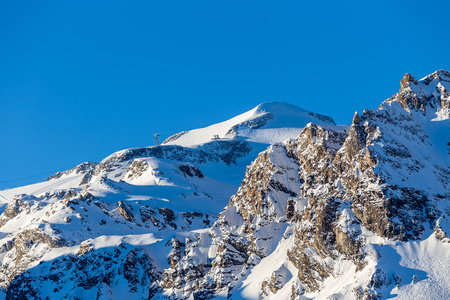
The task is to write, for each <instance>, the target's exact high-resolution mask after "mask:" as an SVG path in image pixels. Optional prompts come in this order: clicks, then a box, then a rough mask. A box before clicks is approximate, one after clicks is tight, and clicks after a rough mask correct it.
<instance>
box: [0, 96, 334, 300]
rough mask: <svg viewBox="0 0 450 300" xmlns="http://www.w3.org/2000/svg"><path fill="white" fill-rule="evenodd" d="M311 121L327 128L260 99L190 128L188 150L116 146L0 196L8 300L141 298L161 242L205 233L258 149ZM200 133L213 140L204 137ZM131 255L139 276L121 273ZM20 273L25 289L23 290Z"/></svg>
mask: <svg viewBox="0 0 450 300" xmlns="http://www.w3.org/2000/svg"><path fill="white" fill-rule="evenodd" d="M310 121H314V122H319V123H324V124H334V121H333V120H332V119H331V118H329V117H326V116H322V115H319V114H316V113H312V112H308V111H305V110H303V109H301V108H299V107H296V106H293V105H290V104H287V103H282V102H269V103H263V104H261V105H259V106H258V107H256V108H255V109H253V110H251V111H249V112H247V113H244V114H242V115H240V116H238V117H235V118H233V119H231V120H228V121H225V122H223V123H220V124H216V125H212V126H210V127H209V128H207V129H198V130H193V131H192V132H200V133H202V134H194V135H193V136H194V137H192V135H191V134H190V133H187V134H185V137H189V136H191V138H190V140H191V141H193V142H194V143H192V144H189V143H186V142H184V143H180V142H181V141H182V140H177V139H176V138H175V137H176V136H180V135H181V134H178V135H175V136H174V137H171V138H169V140H172V142H165V143H164V144H163V145H161V146H154V147H144V148H133V149H125V150H122V151H118V152H116V153H113V154H112V155H110V156H108V157H107V158H105V159H104V160H102V161H101V162H100V163H91V162H87V163H82V164H80V165H78V166H77V167H75V168H74V169H71V170H67V171H65V172H59V173H57V174H55V175H54V176H51V177H50V178H48V180H47V182H42V183H37V184H33V185H29V186H25V187H20V188H16V189H10V190H5V191H0V195H1V197H0V198H1V199H2V200H3V202H4V205H6V207H4V212H3V214H2V215H1V216H0V226H1V227H0V287H1V288H3V289H5V290H6V291H7V295H8V297H10V298H11V297H12V298H16V297H21V295H22V296H27V297H28V296H29V295H31V294H32V295H35V296H36V297H37V298H46V297H47V296H48V297H50V298H55V297H56V298H63V297H68V298H80V299H86V298H96V297H100V295H103V296H101V297H106V298H108V297H112V298H117V297H119V295H124V297H125V296H126V298H127V299H141V298H142V297H144V298H147V297H148V295H149V291H150V290H153V289H155V290H160V286H159V283H158V281H159V280H160V279H162V277H161V276H162V273H163V271H164V269H166V268H168V267H169V265H168V262H167V257H168V255H169V252H170V251H171V244H170V243H168V241H169V242H170V240H171V239H172V237H173V236H174V235H176V236H180V235H181V236H183V239H184V238H186V237H188V236H193V235H194V236H195V235H196V234H197V233H196V232H195V231H196V230H204V228H209V227H210V226H211V225H212V224H213V222H214V221H216V220H217V215H218V213H219V212H220V211H221V210H222V209H223V207H225V206H226V204H227V203H228V200H229V198H230V197H231V196H232V195H233V194H234V193H235V192H236V191H237V189H238V187H239V184H240V181H241V180H242V177H243V175H244V174H245V170H246V167H247V165H248V164H250V162H251V161H252V160H253V159H255V158H256V157H257V155H258V153H259V152H260V151H262V150H264V149H265V148H267V146H269V145H270V144H271V143H274V142H277V141H279V140H280V139H281V138H283V139H287V138H294V137H295V136H297V135H298V134H299V133H300V132H301V130H302V127H301V126H305V125H306V124H307V123H308V122H310ZM206 132H210V133H213V135H210V136H208V137H207V138H205V135H204V134H205V133H206ZM223 132H230V133H229V134H228V135H226V136H225V135H222V133H223ZM242 132H243V133H242ZM252 134H254V135H255V137H254V138H251V135H252ZM217 135H218V136H217ZM195 136H197V137H198V138H197V139H196V138H195ZM113 253H114V259H113V258H112V255H113ZM118 253H119V254H118ZM130 255H131V256H133V259H135V260H136V259H137V261H134V262H133V270H134V271H133V272H138V273H139V274H140V275H139V276H142V277H141V278H137V279H130V278H128V277H127V276H128V275H126V274H125V273H123V272H125V271H123V268H126V266H127V263H128V260H129V259H131V258H130ZM75 257H76V259H75V260H74V258H75ZM108 257H109V258H108ZM86 260H87V261H89V263H86ZM111 260H112V261H113V262H110V263H107V261H111ZM80 263H81V264H85V265H82V266H80V265H79V264H80ZM55 265H57V266H58V267H55ZM92 268H94V269H97V270H99V271H98V272H94V269H92ZM50 270H54V271H55V272H57V274H58V275H57V276H56V275H55V276H53V275H52V274H53V273H52V272H53V271H50ZM49 272H50V273H49ZM111 272H112V273H111ZM130 272H131V271H130ZM30 274H33V275H30ZM135 275H136V274H135ZM135 275H133V276H135ZM28 276H31V277H32V278H33V283H30V284H28V283H27V285H26V286H24V284H25V283H24V281H23V279H24V278H25V277H28ZM49 276H50V277H49ZM130 276H131V275H130ZM136 276H137V275H136ZM56 277H58V279H57V280H56ZM34 280H35V281H34ZM130 280H131V281H132V282H131V281H130ZM136 280H137V282H139V283H140V284H139V285H136V283H133V282H135V281H136ZM105 281H106V282H107V283H106V284H105Z"/></svg>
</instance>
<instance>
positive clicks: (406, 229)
mask: <svg viewBox="0 0 450 300" xmlns="http://www.w3.org/2000/svg"><path fill="white" fill-rule="evenodd" d="M449 91H450V72H447V71H444V70H439V71H436V72H435V73H433V74H430V75H428V76H427V77H425V78H423V79H421V80H416V79H414V78H413V77H412V76H411V75H409V74H407V75H405V76H404V78H403V80H402V81H401V89H400V91H399V93H397V94H395V95H394V96H392V97H391V98H389V99H387V100H386V101H384V102H383V103H382V104H381V105H380V106H379V107H378V109H376V110H374V109H372V110H364V112H363V114H362V115H361V116H360V115H359V114H358V113H355V115H354V117H353V122H352V124H351V125H350V126H337V125H335V124H334V122H333V120H332V119H331V118H329V117H326V116H322V115H319V114H316V113H311V112H307V111H305V110H303V109H301V108H298V107H295V106H292V105H290V104H286V103H280V102H272V103H263V104H261V105H259V106H258V107H256V108H254V109H253V110H251V111H248V112H246V113H244V114H241V115H239V116H237V117H235V118H232V119H230V120H228V121H225V122H222V123H219V124H215V125H212V126H209V127H206V128H202V129H196V130H191V131H185V132H181V133H179V134H176V135H173V136H172V137H170V138H168V139H167V140H166V141H164V142H163V145H161V146H157V147H146V148H134V149H126V150H123V151H119V152H116V153H114V154H112V155H110V156H109V157H107V158H105V159H104V160H103V161H101V162H100V163H99V164H96V163H84V164H81V165H79V166H77V167H76V168H74V169H72V170H68V171H66V172H62V173H57V174H56V175H55V176H52V177H51V178H49V180H48V181H47V182H44V183H37V184H35V185H30V186H26V187H22V188H17V189H13V190H7V191H0V196H1V197H0V198H2V199H5V200H4V202H5V204H6V207H5V208H4V212H3V214H2V215H1V216H0V287H1V288H2V289H3V290H4V297H6V298H8V299H18V298H29V299H46V297H48V299H61V298H68V299H210V298H216V299H224V298H229V299H387V298H395V297H397V299H410V298H412V297H414V298H416V299H448V295H450V276H449V275H450V271H449V270H450V238H449V232H450V225H449V218H450V187H449V184H448V183H449V177H450V159H449V154H450V146H449V145H450V111H449V109H450V104H449V102H450V98H449ZM239 184H240V185H239Z"/></svg>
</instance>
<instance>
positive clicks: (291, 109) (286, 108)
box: [163, 102, 335, 147]
mask: <svg viewBox="0 0 450 300" xmlns="http://www.w3.org/2000/svg"><path fill="white" fill-rule="evenodd" d="M310 122H313V123H319V124H332V125H334V124H335V123H334V120H333V119H332V118H331V117H328V116H324V115H321V114H318V113H314V112H310V111H307V110H305V109H303V108H300V107H298V106H296V105H293V104H289V103H285V102H264V103H261V104H259V105H258V106H256V107H255V108H253V109H251V110H249V111H247V112H245V113H242V114H240V115H238V116H236V117H234V118H231V119H229V120H227V121H224V122H220V123H217V124H213V125H210V126H208V127H205V128H199V129H194V130H190V131H184V132H180V133H177V134H175V135H172V136H171V137H169V138H168V139H166V140H165V141H164V142H163V144H164V145H180V146H184V147H197V146H198V145H202V144H205V143H209V142H211V141H216V140H227V139H228V140H229V139H235V138H237V137H240V138H243V139H246V140H248V141H251V142H256V143H262V144H273V143H276V142H282V141H284V140H286V139H289V138H295V137H297V136H298V134H299V133H300V131H301V130H302V129H303V128H304V127H305V126H306V124H308V123H310Z"/></svg>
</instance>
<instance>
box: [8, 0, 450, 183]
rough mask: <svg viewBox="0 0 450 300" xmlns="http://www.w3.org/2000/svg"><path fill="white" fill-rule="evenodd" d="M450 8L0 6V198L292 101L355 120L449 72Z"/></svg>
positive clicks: (407, 4) (369, 4) (429, 4)
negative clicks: (421, 81) (405, 81)
mask: <svg viewBox="0 0 450 300" xmlns="http://www.w3.org/2000/svg"><path fill="white" fill-rule="evenodd" d="M449 11H450V2H449V1H411V0H410V1H392V0H391V1H301V0H296V1H261V0H258V1H242V0H240V1H234V0H227V1H225V0H224V1H214V0H208V1H185V0H183V1H137V0H133V1H110V0H108V1H106V0H105V1H28V2H25V1H2V2H1V3H0V116H1V117H0V122H1V127H0V128H1V129H0V141H1V146H0V189H4V188H11V187H15V186H20V185H24V184H29V183H33V182H37V181H43V180H45V179H46V178H47V177H48V176H50V175H53V174H54V173H56V172H57V171H64V170H66V169H69V168H72V167H74V166H75V165H77V164H79V163H81V162H84V161H100V160H101V159H103V158H104V157H105V156H107V155H109V154H111V153H112V152H114V151H117V150H120V149H124V148H129V147H136V146H147V145H152V144H153V133H155V132H159V133H161V139H164V138H166V137H168V136H169V135H171V134H174V133H177V132H179V131H182V130H189V129H193V128H198V127H204V126H207V125H210V124H213V123H217V122H220V121H223V120H226V119H228V118H230V117H233V116H235V115H237V114H239V113H242V112H244V111H247V110H249V109H251V108H253V107H254V106H256V105H258V104H259V103H261V102H265V101H286V102H289V103H292V104H296V105H298V106H300V107H303V108H305V109H308V110H311V111H315V112H319V113H322V114H325V115H329V116H332V117H333V118H334V119H335V120H336V122H337V123H339V124H348V123H350V122H351V119H352V116H353V113H354V112H355V111H359V112H361V111H362V110H363V109H364V108H376V107H377V106H378V105H379V104H380V103H381V102H382V101H383V100H384V99H386V98H388V97H390V96H391V95H392V94H394V93H395V92H397V91H398V89H399V87H400V85H399V82H400V80H401V78H402V76H403V75H404V74H405V73H411V74H413V75H414V76H415V77H416V78H421V77H423V76H426V75H427V74H429V73H432V72H434V71H435V70H436V69H450V61H449V57H450V55H449V52H448V50H449V46H450V34H449V29H450V26H449V24H448V18H447V15H446V14H447V13H448V12H449Z"/></svg>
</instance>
